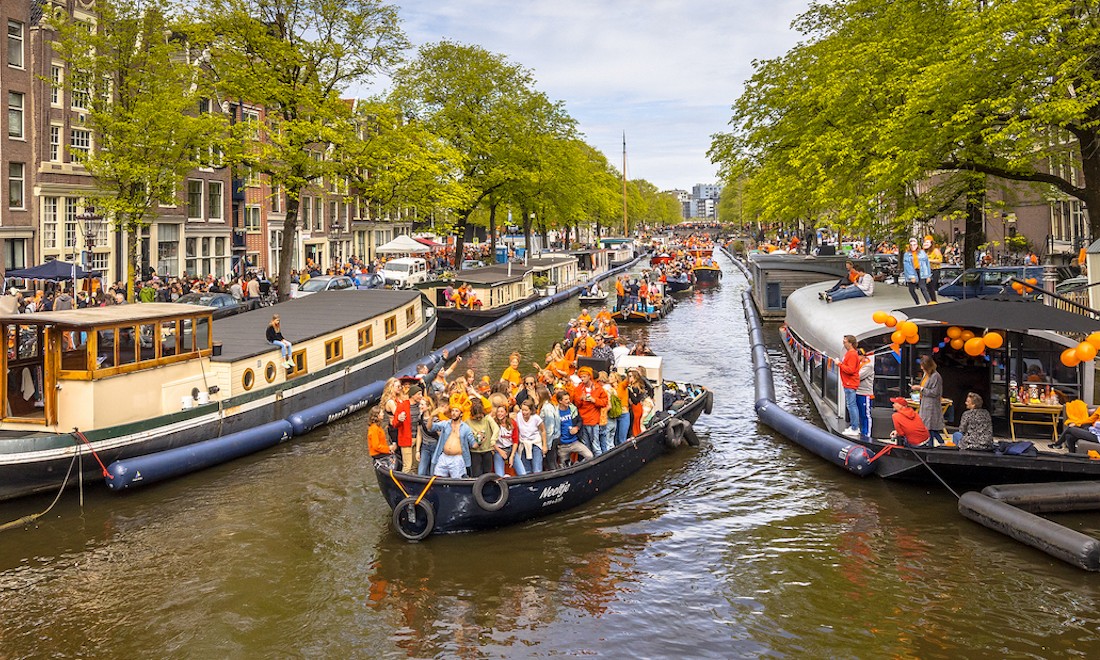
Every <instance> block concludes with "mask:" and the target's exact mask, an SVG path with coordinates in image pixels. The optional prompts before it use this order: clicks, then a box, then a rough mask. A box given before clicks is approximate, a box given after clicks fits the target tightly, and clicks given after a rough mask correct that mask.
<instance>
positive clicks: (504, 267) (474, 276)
mask: <svg viewBox="0 0 1100 660" xmlns="http://www.w3.org/2000/svg"><path fill="white" fill-rule="evenodd" d="M528 270H529V268H528V267H526V266H524V265H523V264H512V268H511V273H512V274H511V275H509V274H508V272H509V268H508V264H500V265H496V266H485V267H482V268H471V269H470V270H460V271H458V272H457V273H455V275H454V277H453V278H451V279H453V280H454V281H455V282H467V283H469V284H488V285H490V286H492V285H494V284H507V283H508V282H518V281H519V280H522V279H523V276H524V275H526V274H527V272H528Z"/></svg>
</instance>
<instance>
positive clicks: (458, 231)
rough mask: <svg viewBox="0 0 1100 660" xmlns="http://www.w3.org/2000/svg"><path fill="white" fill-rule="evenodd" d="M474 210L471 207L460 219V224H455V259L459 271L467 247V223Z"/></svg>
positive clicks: (455, 266)
mask: <svg viewBox="0 0 1100 660" xmlns="http://www.w3.org/2000/svg"><path fill="white" fill-rule="evenodd" d="M473 212H474V210H473V209H470V210H469V211H465V212H464V213H463V214H462V216H461V217H460V218H459V220H458V224H457V225H456V226H455V255H454V256H455V261H454V268H455V270H456V271H457V270H458V269H459V268H461V267H462V258H463V255H462V253H463V251H464V250H465V249H466V223H467V222H468V221H469V219H470V214H471V213H473Z"/></svg>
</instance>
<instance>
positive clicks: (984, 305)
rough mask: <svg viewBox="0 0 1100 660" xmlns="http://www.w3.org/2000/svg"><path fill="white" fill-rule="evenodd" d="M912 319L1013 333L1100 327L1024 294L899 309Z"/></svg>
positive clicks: (1085, 331)
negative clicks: (1030, 298)
mask: <svg viewBox="0 0 1100 660" xmlns="http://www.w3.org/2000/svg"><path fill="white" fill-rule="evenodd" d="M898 311H899V312H900V313H902V314H905V315H906V316H907V317H908V318H910V319H912V320H914V321H915V320H917V319H922V320H931V321H939V322H941V323H951V324H953V325H963V326H970V327H976V328H996V329H1000V330H1011V331H1014V332H1027V331H1028V330H1051V331H1054V332H1076V333H1080V334H1084V335H1087V334H1089V333H1092V332H1095V331H1097V330H1100V321H1097V320H1096V319H1092V318H1089V317H1087V316H1084V315H1082V314H1077V313H1074V312H1067V311H1065V310H1061V309H1058V308H1057V307H1052V306H1050V305H1046V304H1043V303H1041V302H1038V301H1035V300H1029V299H1027V298H1023V297H1021V296H1015V295H1003V296H987V297H984V298H971V299H969V300H958V301H955V302H949V303H943V304H940V305H923V306H918V307H914V306H912V305H910V306H908V307H905V308H902V309H899V310H898Z"/></svg>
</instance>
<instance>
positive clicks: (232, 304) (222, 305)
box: [176, 293, 253, 320]
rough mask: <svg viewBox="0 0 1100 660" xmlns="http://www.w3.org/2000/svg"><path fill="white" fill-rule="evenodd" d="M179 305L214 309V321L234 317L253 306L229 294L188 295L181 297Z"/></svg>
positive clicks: (178, 301) (178, 300)
mask: <svg viewBox="0 0 1100 660" xmlns="http://www.w3.org/2000/svg"><path fill="white" fill-rule="evenodd" d="M176 302H177V303H183V304H186V305H202V306H203V307H213V308H214V319H215V320H217V319H221V318H225V317H226V316H233V315H234V314H240V313H242V312H247V311H248V310H250V309H252V307H253V306H252V305H250V304H248V303H244V302H241V301H239V300H237V299H236V298H234V297H233V296H231V295H229V294H228V293H188V294H186V295H182V296H180V297H179V298H178V299H177V300H176Z"/></svg>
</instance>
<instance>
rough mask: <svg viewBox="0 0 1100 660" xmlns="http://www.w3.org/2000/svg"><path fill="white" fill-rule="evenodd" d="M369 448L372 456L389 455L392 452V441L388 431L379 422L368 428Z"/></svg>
mask: <svg viewBox="0 0 1100 660" xmlns="http://www.w3.org/2000/svg"><path fill="white" fill-rule="evenodd" d="M367 448H368V450H369V451H370V455H371V458H374V457H376V456H388V455H389V453H390V441H389V438H387V437H386V432H385V431H383V430H382V427H381V426H379V425H377V424H371V425H370V428H369V429H367Z"/></svg>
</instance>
